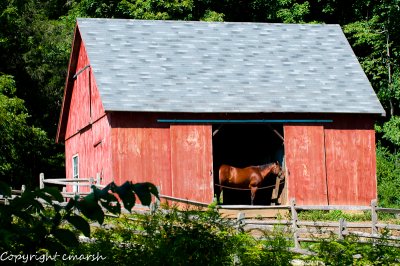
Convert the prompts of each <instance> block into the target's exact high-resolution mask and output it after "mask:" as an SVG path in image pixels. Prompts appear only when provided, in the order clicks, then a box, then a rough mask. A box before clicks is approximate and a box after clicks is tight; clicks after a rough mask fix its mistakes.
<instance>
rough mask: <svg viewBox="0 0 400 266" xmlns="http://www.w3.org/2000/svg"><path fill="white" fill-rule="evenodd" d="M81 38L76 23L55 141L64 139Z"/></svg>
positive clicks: (58, 141)
mask: <svg viewBox="0 0 400 266" xmlns="http://www.w3.org/2000/svg"><path fill="white" fill-rule="evenodd" d="M81 42H82V38H81V34H80V32H79V27H78V24H76V26H75V30H74V37H73V41H72V48H71V56H70V59H69V63H68V73H67V77H66V81H65V86H64V96H63V100H62V106H61V112H60V117H59V120H58V126H57V135H56V139H55V141H56V143H60V142H63V141H64V138H65V133H66V128H67V122H68V113H69V108H70V104H71V97H72V88H73V85H74V79H73V76H74V73H75V71H76V66H77V62H78V54H79V47H80V45H81Z"/></svg>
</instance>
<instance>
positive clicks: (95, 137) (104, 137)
mask: <svg viewBox="0 0 400 266" xmlns="http://www.w3.org/2000/svg"><path fill="white" fill-rule="evenodd" d="M76 154H78V156H79V177H80V178H89V177H93V178H96V176H97V174H100V177H101V179H102V180H101V184H108V183H109V182H111V181H112V172H111V171H112V169H111V129H110V124H109V119H108V117H107V116H104V117H102V118H101V119H100V120H99V121H97V122H96V123H94V124H93V125H92V126H90V127H86V129H85V130H82V131H81V132H80V133H79V134H76V135H74V136H73V137H71V138H69V139H68V140H66V141H65V168H66V176H67V178H72V156H74V155H76ZM70 189H71V188H70V187H69V188H68V190H70ZM81 191H89V188H87V189H84V190H81Z"/></svg>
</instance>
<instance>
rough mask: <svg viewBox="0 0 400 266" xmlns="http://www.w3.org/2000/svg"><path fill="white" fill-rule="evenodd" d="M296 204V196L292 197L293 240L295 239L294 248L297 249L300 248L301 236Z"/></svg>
mask: <svg viewBox="0 0 400 266" xmlns="http://www.w3.org/2000/svg"><path fill="white" fill-rule="evenodd" d="M295 205H296V200H295V199H294V198H292V199H291V200H290V211H291V214H292V231H293V241H294V248H295V249H299V248H300V243H299V237H298V234H297V229H298V228H297V221H298V217H297V211H296V208H295Z"/></svg>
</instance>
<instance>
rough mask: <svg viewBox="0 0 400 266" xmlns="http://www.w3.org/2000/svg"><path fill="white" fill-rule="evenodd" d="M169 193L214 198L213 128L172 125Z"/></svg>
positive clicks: (192, 198)
mask: <svg viewBox="0 0 400 266" xmlns="http://www.w3.org/2000/svg"><path fill="white" fill-rule="evenodd" d="M170 132H171V133H170V136H171V171H172V173H171V175H172V196H173V197H177V198H182V199H189V200H195V201H199V202H203V203H211V202H212V200H213V194H214V189H213V173H212V169H213V159H212V127H211V126H210V125H171V127H170Z"/></svg>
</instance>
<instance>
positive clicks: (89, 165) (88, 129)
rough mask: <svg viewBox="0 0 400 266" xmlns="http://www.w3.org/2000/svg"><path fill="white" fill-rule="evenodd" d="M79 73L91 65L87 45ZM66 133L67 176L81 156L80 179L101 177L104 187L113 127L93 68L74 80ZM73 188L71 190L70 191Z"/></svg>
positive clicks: (81, 53)
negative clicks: (74, 161) (105, 109)
mask: <svg viewBox="0 0 400 266" xmlns="http://www.w3.org/2000/svg"><path fill="white" fill-rule="evenodd" d="M76 64H77V68H76V72H79V71H80V70H81V69H83V68H84V67H85V66H87V65H89V60H88V58H87V55H86V50H85V47H84V44H83V43H81V44H80V48H79V53H78V56H77V62H76ZM68 110H69V113H68V120H67V125H66V134H65V160H66V161H65V166H66V177H67V178H72V156H74V155H76V154H78V156H79V177H80V178H89V177H94V178H95V177H96V175H97V174H100V175H101V178H102V184H106V183H108V182H109V181H111V180H112V172H111V171H112V169H111V167H110V164H111V149H110V147H111V128H110V123H109V117H108V116H106V115H105V111H104V108H103V105H102V102H101V99H100V95H99V92H98V89H97V85H96V81H95V77H94V75H93V73H92V70H91V68H90V67H89V68H86V69H85V70H84V71H82V72H81V73H80V74H78V75H77V77H76V79H75V80H74V84H73V87H72V93H71V101H70V106H69V108H68ZM69 189H71V188H69Z"/></svg>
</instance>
